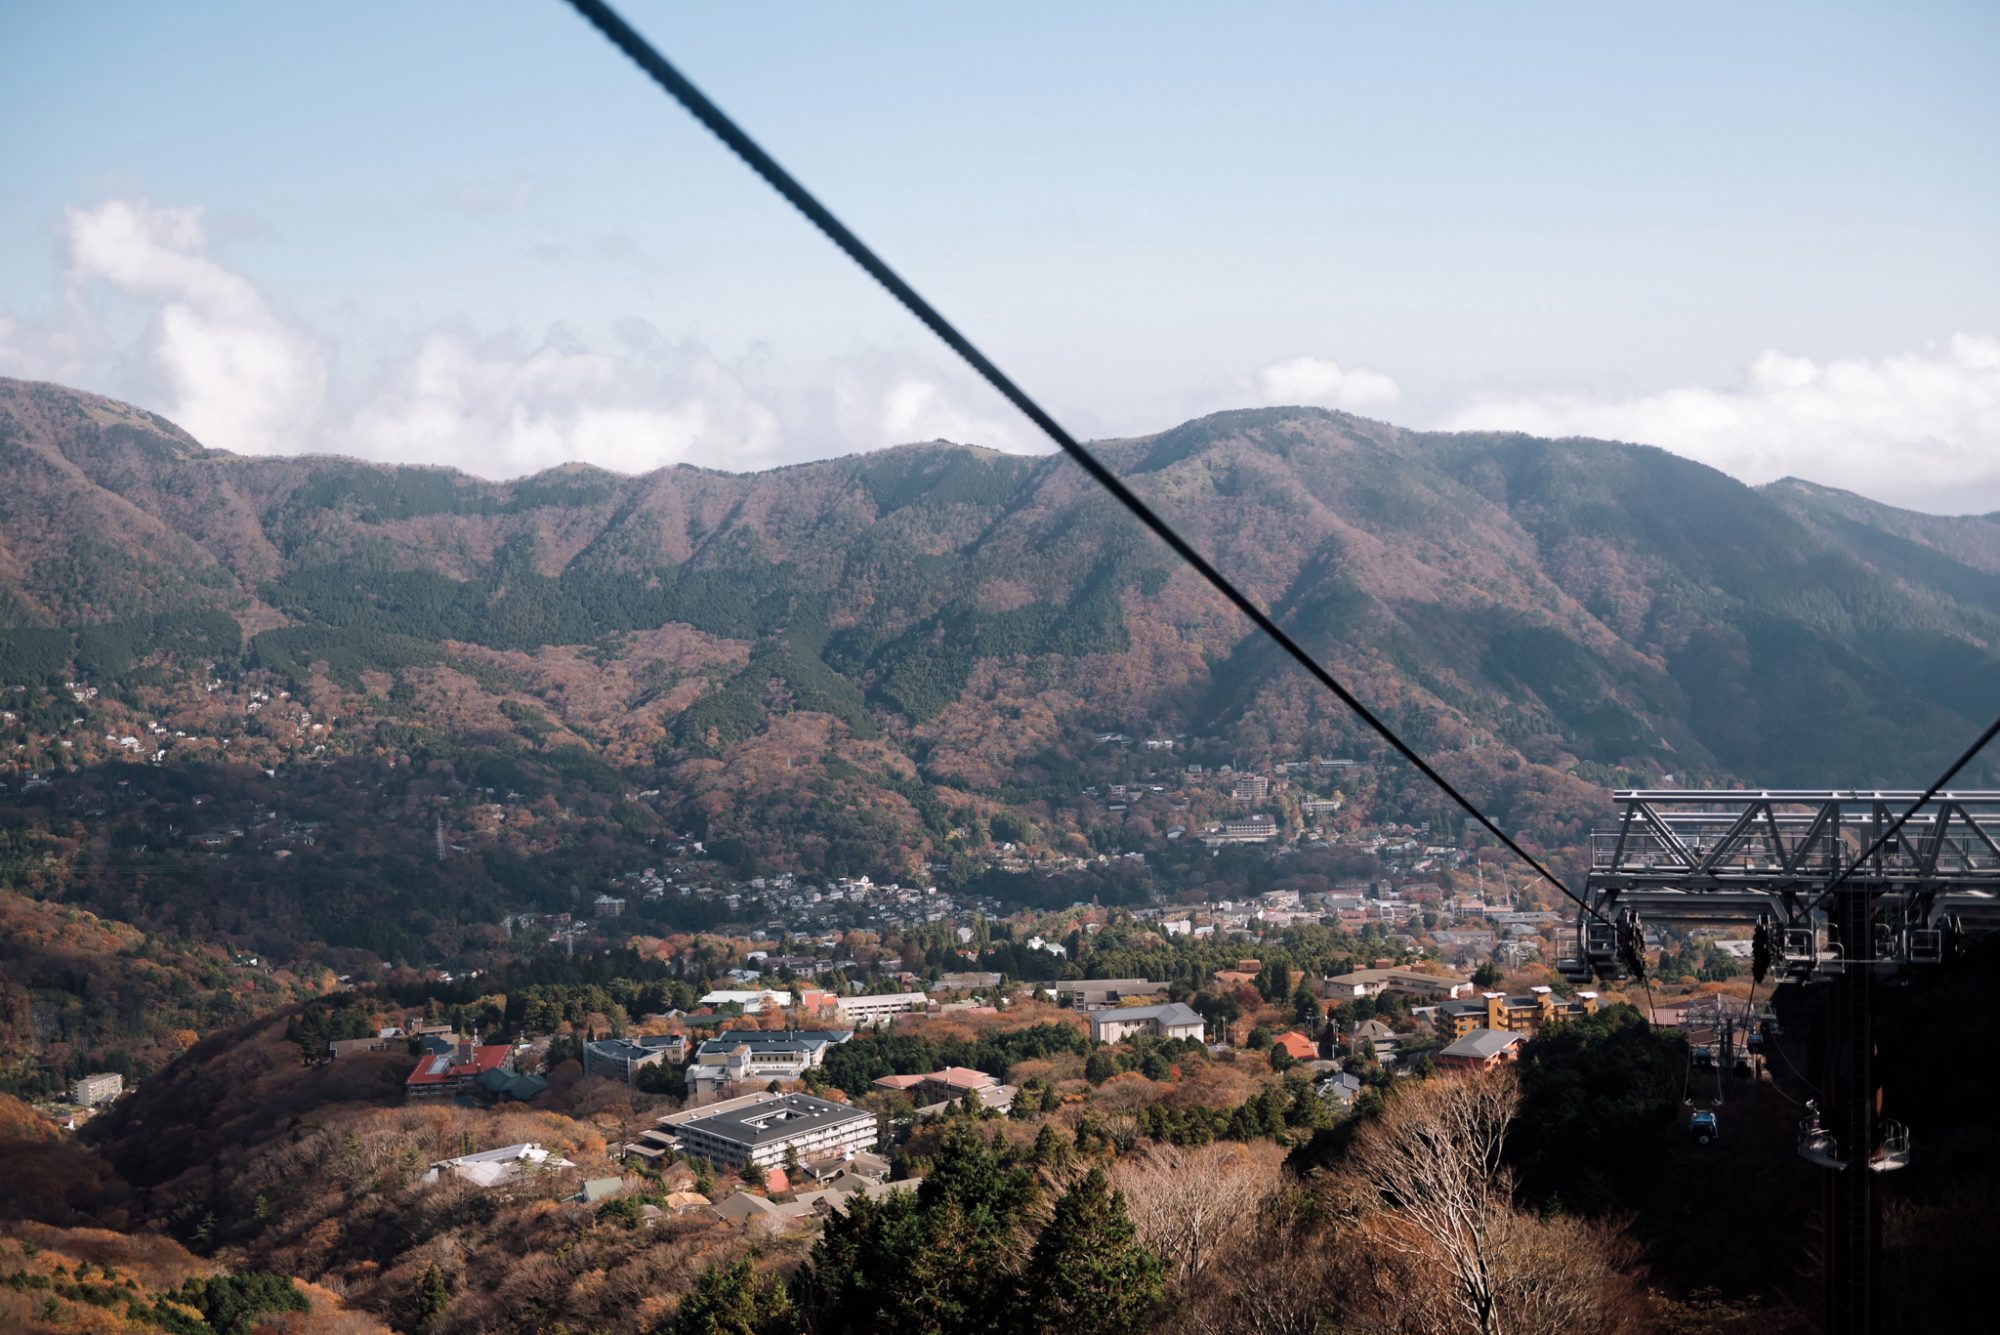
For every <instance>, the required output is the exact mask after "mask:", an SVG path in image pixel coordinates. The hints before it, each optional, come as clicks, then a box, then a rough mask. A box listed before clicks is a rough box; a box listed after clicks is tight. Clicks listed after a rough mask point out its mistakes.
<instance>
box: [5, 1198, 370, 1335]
mask: <svg viewBox="0 0 2000 1335" xmlns="http://www.w3.org/2000/svg"><path fill="white" fill-rule="evenodd" d="M0 1330H6V1331H13V1332H19V1333H20V1335H74V1333H78V1332H104V1333H106V1335H109V1333H110V1332H117V1331H135V1332H136V1331H149V1332H157V1331H166V1332H168V1333H169V1335H251V1333H252V1332H253V1331H254V1332H256V1333H257V1335H386V1331H387V1327H385V1326H383V1325H382V1323H381V1322H379V1321H376V1320H375V1319H374V1318H372V1317H369V1316H366V1315H364V1314H362V1313H360V1312H355V1311H352V1310H350V1309H349V1308H347V1307H346V1306H345V1305H344V1304H343V1303H342V1302H341V1301H340V1299H339V1298H337V1297H336V1296H335V1295H333V1294H332V1293H330V1292H328V1291H327V1290H325V1289H323V1288H320V1287H318V1286H317V1285H313V1284H302V1283H298V1282H297V1281H294V1280H290V1279H286V1278H283V1277H281V1276H275V1275H268V1274H248V1275H243V1274H234V1273H231V1272H229V1271H227V1270H225V1269H223V1268H222V1267H220V1266H218V1265H216V1264H215V1263H214V1262H212V1261H207V1260H204V1259H202V1258H200V1257H197V1256H195V1255H193V1254H191V1253H190V1252H188V1251H187V1249H186V1248H184V1247H182V1246H181V1245H180V1244H179V1243H177V1242H175V1241H173V1240H172V1239H171V1238H165V1237H161V1236H159V1235H158V1234H137V1235H134V1234H126V1233H115V1232H111V1231H109V1230H106V1229H100V1228H52V1227H48V1226H46V1225H37V1224H11V1225H8V1224H0Z"/></svg>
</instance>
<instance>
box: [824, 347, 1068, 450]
mask: <svg viewBox="0 0 2000 1335" xmlns="http://www.w3.org/2000/svg"><path fill="white" fill-rule="evenodd" d="M982 401H983V402H982ZM975 405H977V406H975ZM833 425H834V430H835V432H836V433H837V434H838V435H839V437H840V438H841V439H842V440H843V441H845V442H847V443H848V444H849V446H850V447H851V448H855V449H875V448H878V447H880V446H883V445H904V444H908V443H910V442H912V441H926V440H950V441H956V442H957V443H959V444H961V445H985V446H988V447H990V448H992V449H996V450H1011V451H1014V452H1015V453H1028V452H1042V451H1046V450H1047V449H1048V448H1049V445H1048V443H1047V442H1046V441H1045V440H1043V438H1042V437H1041V436H1040V435H1039V434H1037V433H1036V432H1035V429H1034V428H1033V427H1032V426H1031V425H1029V424H1028V423H1027V422H1026V421H1025V420H1023V419H1022V418H1021V417H1020V416H1019V415H1018V414H1017V413H1015V412H1014V410H1013V409H1012V408H1011V407H1009V406H1008V405H1007V404H1006V403H1005V402H1004V401H1003V400H1001V399H1000V398H999V397H998V396H997V395H996V394H995V393H993V392H992V391H990V390H988V389H987V388H986V386H985V385H983V384H981V383H980V382H979V381H977V380H975V379H974V378H973V377H972V376H971V374H970V373H940V372H939V371H938V370H937V369H936V368H935V367H932V366H928V365H924V364H922V363H919V362H918V361H916V360H915V359H913V358H911V357H909V356H907V355H903V354H891V353H887V352H875V353H870V354H866V355H862V356H855V357H848V358H845V359H843V360H842V361H841V362H840V364H839V365H838V366H837V367H836V368H835V369H834V374H833Z"/></svg>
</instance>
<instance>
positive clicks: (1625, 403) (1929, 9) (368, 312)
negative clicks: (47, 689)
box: [0, 0, 2000, 510]
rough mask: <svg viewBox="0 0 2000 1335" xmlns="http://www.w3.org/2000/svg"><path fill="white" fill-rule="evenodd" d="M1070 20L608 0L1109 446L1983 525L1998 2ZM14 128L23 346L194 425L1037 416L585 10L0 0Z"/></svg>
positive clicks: (5, 210) (739, 428)
mask: <svg viewBox="0 0 2000 1335" xmlns="http://www.w3.org/2000/svg"><path fill="white" fill-rule="evenodd" d="M1078 9H1079V7H1076V6H1056V5H1049V6H1035V5H1017V6H1004V7H1003V6H988V7H980V8H977V9H975V8H973V7H949V8H947V7H939V6H915V5H910V6H902V5H876V6H869V7H865V8H864V7H848V6H806V5H764V6H754V7H753V6H719V5H718V6H705V7H693V6H673V5H666V4H660V3H653V2H651V0H646V2H644V3H639V2H630V3H628V4H627V5H626V7H625V12H626V13H627V14H628V16H629V17H630V18H631V19H632V20H633V21H634V22H635V23H636V24H638V25H639V26H640V27H641V28H642V29H643V30H645V31H646V32H647V33H648V34H649V35H651V36H652V37H653V38H654V39H655V40H656V41H657V42H658V43H659V44H660V45H661V47H662V48H663V49H664V50H665V51H666V52H667V53H668V54H669V56H670V57H671V58H673V59H675V60H676V61H677V62H679V63H680V64H681V65H682V67H683V68H684V69H685V70H686V71H687V72H688V73H689V74H690V76H691V77H693V78H694V79H695V81H696V82H697V83H699V84H701V85H702V86H703V87H704V88H705V89H706V90H707V91H708V92H709V93H710V94H711V95H712V96H713V97H715V98H716V100H717V101H719V102H720V103H721V104H722V105H723V106H724V107H726V108H727V109H729V110H730V111H731V112H732V113H733V114H735V115H736V116H737V117H738V118H739V119H740V120H741V121H742V122H743V123H744V124H745V125H746V126H747V127H749V129H750V130H751V132H752V133H753V134H755V135H757V136H759V137H760V138H761V139H762V140H763V141H764V143H765V144H766V146H767V147H768V148H770V149H771V150H772V151H773V152H774V153H775V154H776V155H777V156H778V157H779V158H780V160H782V161H784V162H785V163H786V164H787V165H788V166H790V167H791V168H792V169H793V170H794V171H795V172H796V173H797V174H798V175H800V176H801V177H802V178H803V179H804V180H805V181H806V182H807V183H808V184H809V185H811V186H813V187H814V188H816V189H817V190H819V191H820V193H821V194H822V195H823V197H825V198H826V199H827V200H828V201H829V203H831V205H832V206H833V207H834V209H835V211H836V212H838V213H840V214H841V215H842V216H843V217H844V218H845V219H846V220H847V221H848V222H849V223H850V225H852V226H853V227H855V229H856V230H857V231H859V232H860V233H861V234H862V235H863V236H864V237H867V238H868V239H869V240H870V241H871V242H872V243H873V244H874V245H875V246H876V247H877V248H878V249H879V250H881V251H882V252H883V253H884V254H885V255H886V256H888V257H889V258H890V260H891V262H892V263H895V264H897V265H899V266H900V267H901V268H903V270H904V271H905V272H906V274H907V275H908V276H909V277H910V278H911V279H912V280H913V281H914V282H915V283H916V285H917V286H918V287H919V289H920V290H922V291H924V292H925V293H926V294H927V295H928V296H930V297H931V299H932V300H933V301H935V302H936V303H937V304H938V305H940V306H941V307H942V308H943V309H944V310H945V311H946V312H947V313H948V314H950V315H951V316H952V317H953V318H954V319H956V320H957V321H958V322H959V323H960V324H961V325H962V327H964V328H965V329H966V330H967V331H968V332H969V333H970V334H971V335H972V337H973V338H974V339H975V341H977V342H979V343H981V344H982V345H983V346H984V347H985V348H986V349H987V351H988V352H990V353H991V354H992V355H994V356H995V358H996V359H997V360H999V361H1000V362H1001V363H1002V364H1003V365H1004V366H1006V367H1008V368H1009V369H1010V370H1011V371H1012V372H1013V373H1014V374H1015V375H1016V376H1017V378H1019V379H1020V380H1022V381H1023V382H1024V383H1025V384H1026V385H1027V386H1028V387H1029V388H1030V389H1031V391H1032V392H1035V393H1037V394H1039V395H1041V396H1042V397H1043V398H1044V399H1045V401H1047V402H1048V403H1049V404H1050V405H1051V406H1052V407H1053V408H1054V409H1055V410H1056V411H1057V413H1058V415H1059V416H1060V417H1062V418H1064V419H1065V420H1066V421H1067V422H1068V423H1069V424H1070V425H1071V426H1072V427H1073V428H1074V429H1076V430H1077V431H1079V432H1080V433H1083V434H1087V435H1095V436H1108V435H1124V434H1136V433H1142V432H1146V431H1152V430H1158V429H1161V428H1164V427H1166V426H1170V425H1172V424H1174V423H1176V422H1178V421H1180V420H1183V419H1185V418H1187V417H1189V416H1193V415H1196V414H1198V413H1201V412H1205V411H1211V410H1214V409H1217V408H1221V407H1229V406H1243V405H1247V404H1253V403H1265V402H1279V401H1284V402H1293V401H1310V402H1317V403H1322V404H1325V405H1327V406H1336V407H1347V408H1351V409H1353V410H1355V411H1359V412H1363V413H1366V414H1368V415H1370V416H1375V417H1381V418H1385V419H1387V420H1390V421H1395V422H1399V423H1402V424H1406V425H1411V426H1423V427H1466V426H1486V425H1493V426H1519V427H1521V428H1524V429H1529V430H1536V431H1544V432H1551V433H1570V432H1576V433H1584V434H1602V435H1610V436H1615V437H1618V438H1625V439H1642V440H1649V441H1652V442H1654V443H1659V444H1664V445H1666V446H1668V447H1669V448H1673V449H1676V450H1678V451H1680V452H1682V453H1686V454H1689V455H1690V456H1692V457H1697V458H1702V459H1704V460H1706V461H1708V462H1711V463H1714V464H1716V465H1717V466H1719V467H1723V468H1726V469H1728V470H1729V471H1731V472H1733V473H1735V474H1737V475H1738V476H1742V477H1744V478H1746V479H1747V480H1750V481H1764V480H1767V479H1768V478H1770V477H1775V476H1779V475H1782V474H1785V473H1798V474H1802V475H1805V476H1809V477H1814V478H1816V479H1817V480H1820V481H1824V482H1827V483H1830V484H1832V485H1840V486H1848V487H1853V488H1855V489H1857V490H1861V491H1864V492H1867V493H1869V494H1872V495H1876V496H1878V497H1881V498H1882V499H1886V500H1891V501H1895V502H1898V503H1902V504H1908V505H1913V506H1916V507H1918V508H1924V509H1933V510H1966V509H1980V510H1990V509H2000V228H1996V227H1995V225H1994V223H1995V219H1996V218H2000V166H1996V162H2000V155H1996V154H1995V153H1994V152H1993V151H1992V144H1993V143H1994V141H1995V131H1996V130H2000V115H1996V112H2000V91H1996V85H2000V80H1995V79H1993V78H1992V77H1991V71H1992V70H1993V69H1994V68H1995V67H1996V65H2000V10H1996V9H1995V8H1994V7H1992V6H1990V5H1972V4H1966V5H1943V4H1933V5H1899V6H1894V7H1890V6H1876V7H1859V6H1844V5H1828V4H1815V5H1786V4H1759V5H1755V6H1729V5H1706V6H1704V5H1691V6H1673V7H1651V8H1643V9H1642V8H1641V7H1636V6H1607V5H1601V4H1598V5H1555V4H1540V5H1537V4H1519V5H1505V6H1501V5H1490V4H1480V5H1453V4H1425V5H1409V6H1388V5H1380V4H1366V5H1359V4H1357V5H1314V6H1303V5H1301V6H1293V5H1241V6H1230V7H1221V6H1207V5H1202V6H1196V5H1186V6H1172V5H1166V6H1161V5H1143V6H1142V5H1136V4H1135V5H1121V6H1096V7H1087V8H1086V9H1085V12H1082V13H1079V12H1077V10H1078ZM0 125H5V126H7V127H8V132H7V137H6V143H7V155H6V162H7V170H6V171H5V172H4V173H0V374H14V375H32V376H38V377H44V378H52V379H58V380H63V381H65V382H67V383H72V384H78V385H81V386H84V387H86V388H91V389H96V390H101V391H104V392H107V393H113V394H118V395H120V396H123V397H129V398H133V399H135V400H137V401H140V402H142V403H145V404H146V405H147V406H148V407H152V408H155V409H157V410H159V411H162V412H166V413H169V414H170V415H174V416H176V417H177V418H179V420H182V421H183V423H184V424H186V425H188V426H189V427H190V429H192V430H195V431H196V432H197V434H198V435H200V436H202V438H203V439H204V440H206V441H208V442H209V443H212V444H216V445H220V446H224V447H227V448H232V449H239V450H246V451H250V450H254V451H282V452H294V451H299V450H305V449H333V450H340V451H343V452H348V453H355V454H361V455H365V456H369V457H376V458H385V459H386V458H393V459H412V460H426V461H436V462H445V463H451V464H454V465H457V466H460V467H468V468H472V469H474V470H476V471H480V472H485V473H488V474H493V475H505V474H510V473H519V472H524V471H529V470H531V469H534V468H539V467H545V466H548V465H550V464H553V463H556V462H560V461H562V460H564V459H569V458H587V459H591V460H593V461H596V462H600V463H604V464H606V465H608V466H613V467H618V468H621V469H625V470H628V471H629V470H638V469H643V468H647V467H655V466H659V465H661V464H666V463H671V462H676V461H679V460H689V461H693V462H699V463H704V464H711V465H716V466H722V467H738V468H741V467H757V466H764V465H768V464H772V463H779V462H787V461H791V460H796V459H800V458H810V457H816V456H820V455H827V454H835V453H843V452H846V451H849V450H853V449H861V448H871V447H875V446H879V445H884V444H890V443H895V442H897V441H900V440H905V439H917V438H929V437H931V436H937V435H943V436H947V437H950V438H953V439H961V440H974V441H979V442H982V443H991V444H996V445H999V446H1002V447H1006V448H1039V445H1038V442H1037V441H1036V440H1035V439H1034V437H1033V436H1032V434H1031V432H1030V431H1029V430H1028V429H1027V428H1026V427H1025V425H1024V424H1022V423H1020V422H1019V421H1017V420H1016V419H1015V418H1014V417H1013V416H1012V415H1011V414H1010V412H1009V410H1008V409H1007V408H1006V407H1005V405H1003V404H1001V403H1000V402H999V401H998V400H997V399H996V398H994V397H993V396H992V395H990V394H989V393H988V392H987V391H986V390H985V389H984V388H983V387H981V386H979V385H977V384H976V383H975V382H973V381H971V380H970V378H969V377H968V376H966V375H964V374H963V373H961V372H959V371H958V370H957V369H956V368H955V367H954V366H952V365H951V364H950V362H949V360H948V358H947V356H946V354H944V353H942V352H941V351H940V350H938V349H936V348H935V347H934V346H933V345H932V344H931V343H930V342H929V341H928V340H927V337H926V336H925V335H923V334H922V333H921V332H920V331H919V330H917V329H916V328H915V327H914V326H913V325H912V324H911V323H910V322H909V321H908V319H907V318H906V317H904V316H903V315H902V314H901V313H900V312H899V311H897V310H896V309H895V308H893V307H892V306H891V304H890V303H889V302H888V300H887V299H886V298H884V297H882V296H880V295H879V294H877V293H876V292H874V291H873V290H872V289H871V288H870V287H869V285H868V284H867V283H866V282H865V280H863V279H861V278H860V277H859V276H858V274H856V273H855V272H854V271H852V270H851V268H849V267H848V266H847V264H846V262H845V261H844V260H842V259H840V258H839V257H838V256H837V255H836V254H835V253H834V252H833V251H832V250H831V249H830V248H829V247H828V246H827V245H826V244H825V243H824V242H823V241H821V240H820V239H819V238H818V237H817V236H816V235H815V234H814V233H812V232H811V231H810V230H809V229H808V228H807V227H806V226H805V225H804V224H803V223H802V222H801V221H800V220H799V219H798V218H796V217H795V216H794V215H793V214H792V213H791V211H790V210H789V209H788V208H786V207H784V206H783V205H782V204H780V203H779V202H778V201H777V200H776V198H775V197H774V196H772V195H771V194H770V193H769V192H768V191H767V190H766V189H765V188H764V187H763V186H762V185H761V184H759V183H757V182H756V181H755V180H753V179H752V178H751V177H750V176H749V175H748V174H747V173H746V172H745V171H744V170H743V169H742V168H741V167H740V166H739V165H738V164H737V163H736V162H735V161H734V160H733V159H731V158H730V157H729V156H728V155H727V154H726V153H724V152H723V151H722V150H721V148H720V147H719V146H718V145H716V144H715V143H714V142H713V141H711V140H710V139H709V138H708V137H707V136H706V135H705V133H703V132H701V131H700V130H699V129H698V128H697V127H695V126H694V124H693V123H692V122H691V121H689V120H688V119H687V118H686V117H685V116H684V115H683V114H682V113H681V112H679V111H678V110H677V109H675V108H673V107H671V106H670V105H668V104H667V103H666V102H665V100H664V99H663V98H661V97H660V95H659V94H658V93H657V92H655V91H654V90H653V89H652V88H651V87H650V85H648V84H646V83H645V82H644V81H643V80H642V79H641V78H640V76H639V75H638V74H637V72H636V71H635V70H633V69H631V68H630V67H629V66H628V65H627V64H626V63H625V62H624V61H623V59H622V57H619V56H618V55H617V54H616V53H615V52H613V51H612V50H611V48H609V47H608V46H607V45H606V44H605V43H603V42H602V41H601V40H600V39H599V38H597V37H596V35H595V34H594V33H592V32H591V31H590V30H589V29H587V28H586V27H585V26H584V25H583V24H582V23H581V22H580V21H579V20H577V19H576V18H575V17H574V16H573V15H572V14H571V13H570V12H569V10H568V8H567V7H566V6H564V5H561V4H559V3H556V0H533V2H530V0H514V2H510V3H496V4H490V5H471V4H431V5H394V6H391V5H379V6H371V5H365V4H354V5H345V6H321V7H314V8H310V9H308V8H304V7H293V6H253V5H247V4H241V5H239V4H209V5H193V4H189V5H174V6H160V5H139V4H111V3H104V4H93V5H88V6H49V5H29V6H11V7H7V8H6V9H4V10H0ZM1913 454H1921V455H1922V456H1924V457H1925V458H1926V460H1927V461H1928V462H1927V466H1925V467H1923V468H1912V467H1910V466H1909V463H1910V459H1911V457H1912V455H1913Z"/></svg>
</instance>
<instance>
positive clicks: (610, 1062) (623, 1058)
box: [583, 1034, 687, 1085]
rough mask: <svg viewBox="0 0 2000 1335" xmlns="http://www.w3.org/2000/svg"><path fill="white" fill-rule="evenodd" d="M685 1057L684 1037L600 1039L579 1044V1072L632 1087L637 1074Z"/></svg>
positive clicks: (685, 1041)
mask: <svg viewBox="0 0 2000 1335" xmlns="http://www.w3.org/2000/svg"><path fill="white" fill-rule="evenodd" d="M686 1055H687V1035H685V1034H646V1035H642V1036H639V1037H636V1038H600V1039H598V1040H597V1041H596V1042H594V1043H586V1044H584V1045H583V1073H584V1074H585V1075H602V1076H608V1077H610V1078H611V1079H613V1080H623V1081H624V1082H625V1083H626V1084H628V1085H629V1084H632V1083H633V1082H634V1081H636V1080H637V1079H638V1078H639V1072H640V1071H641V1070H643V1069H644V1068H646V1067H648V1066H654V1065H657V1064H659V1063H660V1062H664V1061H669V1060H671V1061H679V1060H680V1059H681V1058H682V1057H685V1056H686Z"/></svg>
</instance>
